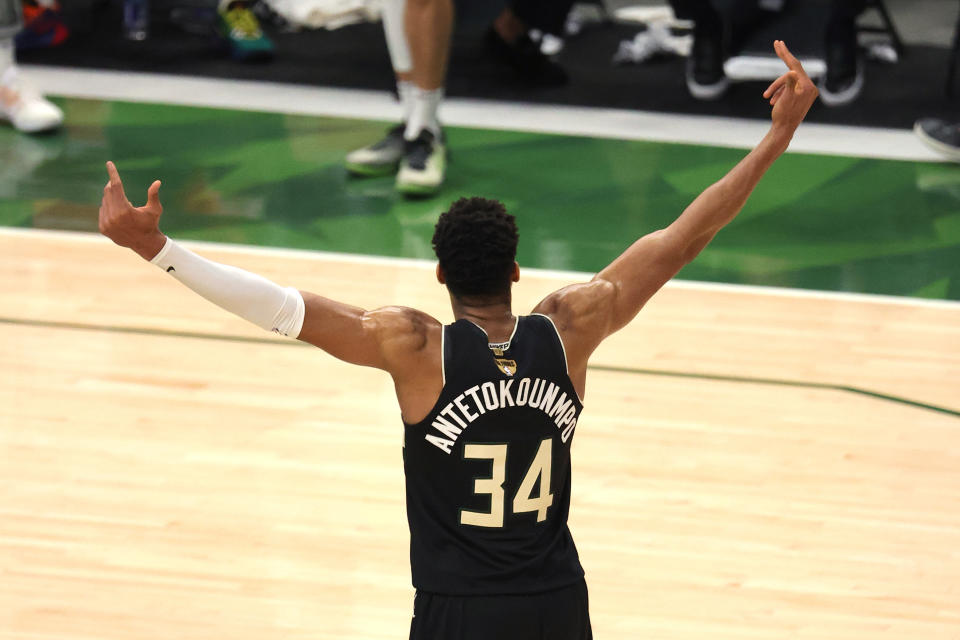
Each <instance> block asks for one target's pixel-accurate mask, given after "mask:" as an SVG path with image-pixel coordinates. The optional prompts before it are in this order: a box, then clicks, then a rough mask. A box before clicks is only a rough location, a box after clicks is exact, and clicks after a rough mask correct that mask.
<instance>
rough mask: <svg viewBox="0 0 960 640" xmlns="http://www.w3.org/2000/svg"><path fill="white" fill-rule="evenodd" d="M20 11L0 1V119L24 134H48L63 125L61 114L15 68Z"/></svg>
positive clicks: (16, 0) (15, 3) (10, 0)
mask: <svg viewBox="0 0 960 640" xmlns="http://www.w3.org/2000/svg"><path fill="white" fill-rule="evenodd" d="M21 10H22V9H21V5H20V0H0V118H2V119H4V120H7V121H9V122H10V123H11V124H12V125H13V126H14V127H15V128H16V129H18V130H19V131H24V132H26V133H38V132H41V131H49V130H51V129H56V128H57V127H59V126H60V125H61V124H62V123H63V112H62V111H61V110H60V109H59V107H57V106H56V105H55V104H53V103H52V102H50V101H49V100H47V99H46V98H44V97H43V95H42V94H41V93H40V92H39V91H38V90H37V89H35V88H34V87H33V86H32V85H31V84H30V83H29V82H27V81H26V80H25V78H24V77H23V74H22V73H21V72H20V70H19V69H18V68H17V65H16V51H15V44H14V42H15V38H16V36H17V33H18V32H19V31H20V28H21V24H22V21H21V18H20V15H21ZM64 37H65V36H64Z"/></svg>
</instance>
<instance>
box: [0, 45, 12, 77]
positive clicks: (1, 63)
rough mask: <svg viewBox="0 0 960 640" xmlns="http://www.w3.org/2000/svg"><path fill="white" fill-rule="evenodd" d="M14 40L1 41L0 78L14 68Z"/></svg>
mask: <svg viewBox="0 0 960 640" xmlns="http://www.w3.org/2000/svg"><path fill="white" fill-rule="evenodd" d="M13 62H14V58H13V39H12V38H11V39H10V40H0V76H3V74H4V72H5V71H6V70H7V69H9V68H10V67H12V66H13Z"/></svg>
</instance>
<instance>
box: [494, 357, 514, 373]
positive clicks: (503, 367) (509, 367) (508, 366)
mask: <svg viewBox="0 0 960 640" xmlns="http://www.w3.org/2000/svg"><path fill="white" fill-rule="evenodd" d="M493 361H494V362H496V363H497V368H498V369H500V371H503V372H504V373H505V374H507V375H508V376H512V375H513V374H515V373H516V372H517V361H516V360H506V359H505V358H494V359H493Z"/></svg>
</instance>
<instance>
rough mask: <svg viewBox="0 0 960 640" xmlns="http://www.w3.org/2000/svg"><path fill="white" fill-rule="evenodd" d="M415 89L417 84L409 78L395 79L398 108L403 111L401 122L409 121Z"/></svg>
mask: <svg viewBox="0 0 960 640" xmlns="http://www.w3.org/2000/svg"><path fill="white" fill-rule="evenodd" d="M416 90H417V85H415V84H413V83H412V82H410V81H409V80H397V96H398V97H399V98H400V109H401V110H402V111H403V120H401V122H404V123H407V122H410V115H411V114H412V113H413V97H414V94H415V92H416Z"/></svg>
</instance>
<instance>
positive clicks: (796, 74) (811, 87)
mask: <svg viewBox="0 0 960 640" xmlns="http://www.w3.org/2000/svg"><path fill="white" fill-rule="evenodd" d="M773 48H774V50H775V51H776V52H777V56H779V57H780V59H781V60H783V62H784V64H786V65H787V72H786V73H785V74H783V75H782V76H780V77H779V78H777V79H776V80H774V81H773V83H772V84H771V85H770V86H769V87H767V90H766V91H764V92H763V97H764V98H767V99H768V100H769V101H770V104H771V106H773V111H772V112H771V114H770V117H771V118H772V119H773V125H774V127H780V128H782V129H784V130H785V131H788V132H789V133H790V134H791V135H792V134H793V132H794V131H795V130H796V128H797V127H798V126H800V122H801V121H803V118H804V116H806V115H807V111H809V110H810V107H811V106H812V105H813V102H814V100H816V99H817V96H818V95H819V93H820V92H819V91H817V87H816V85H815V84H813V81H812V80H810V77H809V76H808V75H807V72H806V71H804V70H803V65H801V64H800V61H799V60H797V59H796V57H794V55H793V54H792V53H790V50H789V49H787V45H786V44H784V42H783V40H777V41H775V42H774V43H773Z"/></svg>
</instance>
